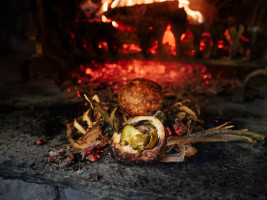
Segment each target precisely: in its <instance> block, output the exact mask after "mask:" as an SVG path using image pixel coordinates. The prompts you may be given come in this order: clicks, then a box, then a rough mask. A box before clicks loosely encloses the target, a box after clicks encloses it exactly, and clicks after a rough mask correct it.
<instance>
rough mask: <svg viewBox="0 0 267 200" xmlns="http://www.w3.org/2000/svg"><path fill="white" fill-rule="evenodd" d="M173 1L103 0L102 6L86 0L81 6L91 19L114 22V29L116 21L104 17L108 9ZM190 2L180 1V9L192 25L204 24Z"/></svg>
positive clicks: (201, 17)
mask: <svg viewBox="0 0 267 200" xmlns="http://www.w3.org/2000/svg"><path fill="white" fill-rule="evenodd" d="M166 1H173V0H114V1H113V0H102V1H101V5H99V4H98V3H94V2H93V1H92V0H86V1H84V2H83V3H82V4H80V8H81V9H82V10H83V11H84V13H85V15H86V16H87V17H88V18H90V16H91V15H92V13H95V17H97V18H101V20H102V21H103V22H112V24H113V25H114V27H117V26H118V24H117V23H116V22H115V21H112V20H110V19H108V18H107V17H105V16H104V15H103V13H104V12H106V11H108V9H110V8H111V9H112V8H116V7H127V6H134V5H141V4H152V3H158V2H166ZM189 5H190V2H189V0H179V5H178V7H179V8H184V9H185V12H186V13H187V19H188V22H189V23H190V24H202V23H203V22H204V18H203V16H202V14H201V13H200V12H199V11H194V10H191V9H190V8H189Z"/></svg>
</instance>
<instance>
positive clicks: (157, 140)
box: [111, 116, 167, 164]
mask: <svg viewBox="0 0 267 200" xmlns="http://www.w3.org/2000/svg"><path fill="white" fill-rule="evenodd" d="M166 141H167V136H166V134H165V129H164V126H163V124H162V123H161V121H160V120H159V119H157V118H155V117H153V116H138V117H134V118H131V119H129V120H128V121H127V122H126V125H125V126H124V128H123V129H122V132H121V133H117V132H114V134H113V137H112V142H111V152H112V155H113V157H114V158H115V160H117V161H118V162H120V163H125V164H144V163H153V162H157V161H159V160H160V159H161V158H162V156H163V154H164V150H165V146H166Z"/></svg>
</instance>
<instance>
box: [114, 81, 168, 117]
mask: <svg viewBox="0 0 267 200" xmlns="http://www.w3.org/2000/svg"><path fill="white" fill-rule="evenodd" d="M118 103H119V106H120V108H121V109H122V110H123V111H124V112H126V113H127V114H128V115H130V116H144V115H149V114H153V113H155V112H156V111H158V110H160V109H161V107H162V103H163V93H162V91H161V87H160V85H159V84H158V83H156V82H154V81H151V80H148V79H141V78H139V79H134V80H132V81H131V82H129V83H128V84H126V85H124V86H123V87H122V88H121V89H120V91H119V94H118Z"/></svg>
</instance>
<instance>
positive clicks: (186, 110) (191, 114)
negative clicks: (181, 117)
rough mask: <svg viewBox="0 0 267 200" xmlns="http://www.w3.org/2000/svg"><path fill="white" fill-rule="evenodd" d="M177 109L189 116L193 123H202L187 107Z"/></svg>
mask: <svg viewBox="0 0 267 200" xmlns="http://www.w3.org/2000/svg"><path fill="white" fill-rule="evenodd" d="M177 109H178V110H179V111H182V112H186V113H187V114H189V115H190V116H191V117H192V119H193V120H194V121H196V122H200V123H202V121H201V120H199V119H198V118H197V115H196V113H195V112H194V111H193V110H191V109H190V108H189V107H187V106H178V107H177Z"/></svg>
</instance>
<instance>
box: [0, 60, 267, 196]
mask: <svg viewBox="0 0 267 200" xmlns="http://www.w3.org/2000/svg"><path fill="white" fill-rule="evenodd" d="M20 62H21V59H20V58H17V59H12V60H11V61H10V59H8V58H6V59H4V60H3V61H1V75H0V127H1V130H0V177H1V178H0V199H82V198H83V199H85V198H87V199H138V200H139V199H248V200H250V199H266V198H267V173H266V168H267V162H266V161H267V149H266V144H264V145H261V146H259V145H252V144H248V143H243V142H230V143H198V144H196V145H194V146H195V147H196V148H197V149H198V153H197V154H196V155H195V156H194V157H191V158H186V160H185V162H182V163H158V164H155V165H151V166H126V165H121V164H118V163H116V162H115V161H114V160H113V158H112V157H111V156H110V155H109V154H108V152H106V153H105V155H103V156H102V158H101V159H100V160H99V161H97V162H94V163H91V164H88V165H85V166H83V167H82V168H81V169H76V170H74V169H73V168H59V167H58V166H57V165H56V164H53V163H49V162H48V161H47V159H48V152H49V151H50V150H53V149H59V148H62V147H64V146H66V145H67V144H68V141H67V138H66V134H65V131H66V126H65V125H66V123H67V122H68V121H70V120H71V119H74V118H75V117H77V116H79V115H80V114H81V113H82V112H83V111H85V110H83V109H85V108H84V105H83V101H82V100H75V101H74V100H71V99H70V98H69V97H68V96H67V94H66V93H65V92H63V91H62V90H61V88H60V87H58V86H57V85H55V84H54V83H52V82H51V81H49V80H46V79H33V80H30V81H28V82H21V81H20V78H19V70H18V67H19V63H20ZM197 98H198V99H199V100H200V101H201V102H202V103H201V104H202V106H203V112H204V113H206V114H207V115H209V116H210V117H212V118H213V119H214V118H217V119H219V120H231V121H233V123H234V124H235V125H236V126H238V127H239V128H240V129H241V128H248V129H249V130H251V131H254V132H258V133H262V134H265V135H267V123H266V122H267V113H266V110H267V100H256V101H253V102H239V101H234V100H233V98H232V97H229V96H219V95H215V96H210V97H203V96H200V97H197ZM73 113H75V114H73ZM40 139H47V143H45V144H43V145H40V146H37V145H36V141H38V140H40ZM26 188H28V189H26ZM29 188H30V189H29ZM32 190H35V191H36V192H35V193H34V192H32ZM44 191H45V192H44Z"/></svg>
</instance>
